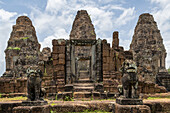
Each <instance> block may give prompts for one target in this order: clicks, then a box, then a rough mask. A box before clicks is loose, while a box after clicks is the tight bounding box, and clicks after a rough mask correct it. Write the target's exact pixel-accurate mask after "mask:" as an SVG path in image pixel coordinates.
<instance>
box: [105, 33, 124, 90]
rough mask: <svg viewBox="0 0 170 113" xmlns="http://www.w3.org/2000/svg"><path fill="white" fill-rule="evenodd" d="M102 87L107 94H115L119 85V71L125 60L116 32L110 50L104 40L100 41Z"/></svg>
mask: <svg viewBox="0 0 170 113" xmlns="http://www.w3.org/2000/svg"><path fill="white" fill-rule="evenodd" d="M102 53H103V54H102V58H103V59H102V63H103V66H102V67H103V69H102V71H103V86H104V90H105V91H108V92H113V93H117V92H118V88H117V87H118V85H120V84H121V73H120V71H119V69H120V68H121V65H122V63H123V62H124V60H125V54H124V50H123V47H120V46H119V39H118V32H117V31H116V32H113V42H112V48H111V47H110V44H109V43H107V41H106V40H103V41H102Z"/></svg>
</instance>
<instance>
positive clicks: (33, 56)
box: [4, 16, 40, 77]
mask: <svg viewBox="0 0 170 113" xmlns="http://www.w3.org/2000/svg"><path fill="white" fill-rule="evenodd" d="M39 52H40V44H39V43H38V40H37V37H36V32H35V28H34V26H33V25H32V22H31V20H30V19H29V18H28V17H26V16H21V17H18V18H17V20H16V25H14V26H13V30H12V32H11V36H10V39H9V41H8V46H7V48H6V50H5V54H6V57H5V58H6V72H5V73H4V76H12V77H22V76H25V74H26V73H25V72H26V69H27V68H28V67H29V66H30V65H38V61H39Z"/></svg>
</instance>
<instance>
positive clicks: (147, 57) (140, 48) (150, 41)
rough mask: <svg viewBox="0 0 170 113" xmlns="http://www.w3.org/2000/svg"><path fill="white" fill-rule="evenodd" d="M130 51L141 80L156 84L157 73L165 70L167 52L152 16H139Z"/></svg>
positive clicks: (146, 14)
mask: <svg viewBox="0 0 170 113" xmlns="http://www.w3.org/2000/svg"><path fill="white" fill-rule="evenodd" d="M130 50H131V51H132V53H133V59H134V60H135V61H136V63H137V65H138V70H139V75H140V79H143V80H145V81H152V82H155V78H156V75H157V73H158V72H159V71H160V70H162V69H165V58H166V50H165V47H164V45H163V39H162V36H161V34H160V30H159V29H158V27H157V24H156V22H155V21H154V18H153V16H152V15H150V14H148V13H145V14H142V15H140V16H139V20H138V22H137V25H136V27H135V31H134V35H133V39H132V42H131V45H130Z"/></svg>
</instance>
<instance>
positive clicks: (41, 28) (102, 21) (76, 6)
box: [31, 0, 135, 47]
mask: <svg viewBox="0 0 170 113" xmlns="http://www.w3.org/2000/svg"><path fill="white" fill-rule="evenodd" d="M99 2H100V1H99ZM108 2H110V1H108ZM82 9H83V10H87V11H88V13H89V15H90V17H91V19H92V23H93V24H94V27H95V32H96V34H97V38H98V37H100V38H106V39H108V41H109V42H111V41H110V40H111V39H112V38H111V37H110V36H111V35H112V32H113V31H114V29H115V28H119V27H121V26H122V25H125V24H126V23H127V22H129V21H131V20H132V19H133V18H134V15H135V13H134V12H135V8H124V7H122V6H121V5H116V4H114V5H110V4H106V5H104V6H100V5H98V4H96V1H93V0H89V1H88V2H87V1H86V0H74V1H69V0H48V1H47V6H46V8H45V10H44V11H40V10H38V9H36V8H32V12H31V19H32V21H33V23H34V25H35V28H36V31H37V33H38V34H39V35H41V34H45V35H47V36H45V37H41V39H44V40H43V41H42V42H41V44H42V47H45V46H48V47H51V45H52V44H51V40H52V38H55V39H59V38H68V36H69V34H70V30H71V27H72V23H73V20H74V18H75V16H76V12H77V11H78V10H82ZM115 11H121V13H120V14H121V15H120V16H119V17H118V19H117V17H116V16H115V13H114V12H115ZM117 22H119V24H117ZM62 30H64V32H63V33H65V34H66V35H63V37H60V35H59V33H60V31H62ZM61 33H62V32H61ZM108 33H109V34H108ZM42 36H43V35H42ZM108 37H110V38H108ZM47 42H48V43H50V44H47Z"/></svg>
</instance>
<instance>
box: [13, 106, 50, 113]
mask: <svg viewBox="0 0 170 113" xmlns="http://www.w3.org/2000/svg"><path fill="white" fill-rule="evenodd" d="M12 113H50V106H49V105H44V106H18V107H15V108H13V110H12Z"/></svg>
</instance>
